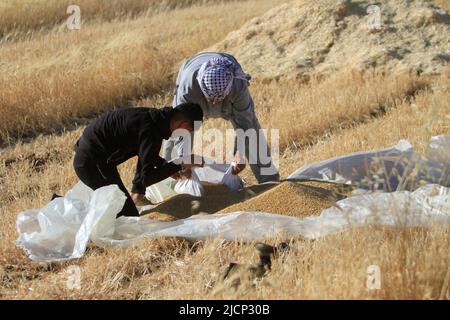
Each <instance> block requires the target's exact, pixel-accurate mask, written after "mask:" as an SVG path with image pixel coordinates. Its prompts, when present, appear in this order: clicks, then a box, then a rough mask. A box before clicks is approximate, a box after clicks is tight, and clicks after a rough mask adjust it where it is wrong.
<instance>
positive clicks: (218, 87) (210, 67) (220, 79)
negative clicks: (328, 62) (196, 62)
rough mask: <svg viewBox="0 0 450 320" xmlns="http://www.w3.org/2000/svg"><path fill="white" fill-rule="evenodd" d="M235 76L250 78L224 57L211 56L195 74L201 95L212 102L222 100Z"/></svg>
mask: <svg viewBox="0 0 450 320" xmlns="http://www.w3.org/2000/svg"><path fill="white" fill-rule="evenodd" d="M235 78H236V79H243V80H247V81H248V80H250V79H251V77H250V76H249V75H248V74H245V73H244V71H243V70H242V68H241V67H239V65H237V64H235V63H233V62H232V61H231V60H230V59H228V58H226V57H219V58H212V59H210V60H209V61H207V62H205V63H203V64H202V66H201V67H200V69H199V71H198V74H197V81H198V83H199V84H200V89H201V90H202V92H203V95H204V96H205V97H206V99H207V100H208V101H210V102H211V103H214V104H217V103H220V102H222V101H223V100H224V99H225V97H226V96H227V95H228V94H229V93H230V91H231V88H232V87H233V80H234V79H235Z"/></svg>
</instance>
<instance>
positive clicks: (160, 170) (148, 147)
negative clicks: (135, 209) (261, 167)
mask: <svg viewBox="0 0 450 320" xmlns="http://www.w3.org/2000/svg"><path fill="white" fill-rule="evenodd" d="M143 135H145V136H144V137H143V138H141V139H140V141H141V143H140V147H139V160H138V166H137V170H138V169H139V167H140V173H138V172H137V175H138V180H139V181H140V183H139V184H137V189H139V188H140V189H141V190H142V189H144V192H145V188H146V187H148V186H150V185H152V184H155V183H157V182H159V181H161V180H164V179H166V178H168V177H170V176H171V175H173V174H174V173H176V172H178V171H180V170H181V165H179V164H175V163H173V162H167V161H166V160H165V159H163V158H161V157H160V156H159V150H160V148H161V140H162V139H161V138H160V137H155V136H154V135H152V134H151V133H148V132H147V133H145V134H143ZM133 187H134V186H133Z"/></svg>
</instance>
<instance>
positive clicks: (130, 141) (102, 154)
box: [75, 107, 181, 194]
mask: <svg viewBox="0 0 450 320" xmlns="http://www.w3.org/2000/svg"><path fill="white" fill-rule="evenodd" d="M172 112H173V109H172V108H170V107H165V108H162V109H154V108H124V109H118V110H114V111H111V112H108V113H105V114H104V115H102V116H101V117H100V118H98V119H97V120H95V121H94V122H92V123H91V124H90V125H89V126H87V127H86V129H85V130H84V132H83V134H82V136H81V138H80V139H79V140H78V141H77V143H76V145H75V150H76V152H80V153H81V154H83V155H84V156H86V157H88V159H90V160H93V161H94V162H97V163H105V162H106V163H107V164H109V165H115V166H117V165H119V164H121V163H123V162H125V161H126V160H128V159H130V158H132V157H134V156H138V164H137V166H136V175H135V177H134V179H133V188H132V192H137V193H141V194H142V193H145V188H146V187H147V186H150V185H152V184H154V183H157V182H159V181H161V180H164V179H165V178H167V177H169V176H171V175H172V174H174V173H176V172H177V171H179V170H181V166H180V165H178V164H175V163H172V162H167V161H166V160H164V159H163V158H161V157H160V156H159V151H160V149H161V144H162V140H163V139H168V138H169V137H170V117H171V115H172Z"/></svg>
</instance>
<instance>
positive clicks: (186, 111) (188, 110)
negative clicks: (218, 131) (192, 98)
mask: <svg viewBox="0 0 450 320" xmlns="http://www.w3.org/2000/svg"><path fill="white" fill-rule="evenodd" d="M173 111H174V113H173V118H172V119H176V120H187V121H191V122H192V128H194V121H203V110H202V108H201V107H200V106H199V105H198V104H196V103H190V102H187V103H182V104H179V105H178V106H176V107H175V108H174V109H173Z"/></svg>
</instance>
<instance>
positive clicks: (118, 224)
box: [17, 184, 450, 261]
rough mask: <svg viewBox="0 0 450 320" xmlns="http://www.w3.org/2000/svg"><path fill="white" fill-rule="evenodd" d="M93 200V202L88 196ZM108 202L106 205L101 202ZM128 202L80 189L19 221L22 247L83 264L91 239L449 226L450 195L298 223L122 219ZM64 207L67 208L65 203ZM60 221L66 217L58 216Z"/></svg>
mask: <svg viewBox="0 0 450 320" xmlns="http://www.w3.org/2000/svg"><path fill="white" fill-rule="evenodd" d="M88 194H90V196H89V197H86V196H87V195H88ZM99 199H107V200H108V201H102V200H101V201H99ZM123 201H124V196H123V194H121V191H120V190H119V189H118V188H117V187H116V186H114V185H112V186H108V187H103V188H100V189H98V190H96V191H90V190H88V187H86V186H83V185H82V184H78V185H77V186H76V187H75V188H74V189H72V190H71V191H70V192H69V194H68V196H66V197H65V198H60V199H55V200H53V201H52V202H51V203H50V204H49V205H47V206H46V207H44V208H43V209H41V210H40V211H38V210H29V211H25V212H22V213H20V214H19V216H18V218H17V228H18V230H19V233H20V237H19V239H18V240H17V244H18V245H19V246H21V247H22V248H23V249H24V250H26V251H27V252H28V254H29V256H30V258H31V259H33V260H37V261H58V260H65V259H73V258H79V257H81V256H82V255H83V254H84V251H85V249H86V245H87V242H88V239H91V240H92V241H93V242H94V243H95V244H96V245H99V246H105V245H114V246H121V247H126V246H129V245H131V244H134V243H136V242H138V241H140V240H142V239H145V238H154V237H158V236H174V237H184V238H188V239H198V240H201V239H207V238H219V239H225V240H244V241H252V240H262V239H264V238H268V237H275V236H279V235H284V236H286V237H292V236H302V237H305V238H308V239H315V238H318V237H322V236H325V235H328V234H330V233H334V232H337V231H341V230H345V229H348V228H354V227H363V226H369V225H378V226H392V227H399V226H407V227H430V226H433V225H439V226H450V189H449V188H445V187H443V186H438V185H427V186H424V187H422V188H420V189H418V190H416V191H414V192H409V191H397V192H392V193H371V194H366V195H360V196H355V197H351V198H347V199H344V200H341V201H338V202H337V203H336V206H334V207H331V208H329V209H326V210H324V211H323V212H322V214H321V215H320V216H311V217H306V218H296V217H290V216H283V215H277V214H271V213H264V212H234V213H231V214H222V215H196V216H192V217H189V218H187V219H181V220H177V221H173V222H161V221H155V220H150V219H146V218H145V217H120V218H118V219H117V220H116V219H115V215H116V214H117V213H118V212H119V211H120V209H121V202H123ZM63 202H64V203H63ZM56 215H59V216H62V217H57V216H56Z"/></svg>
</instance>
